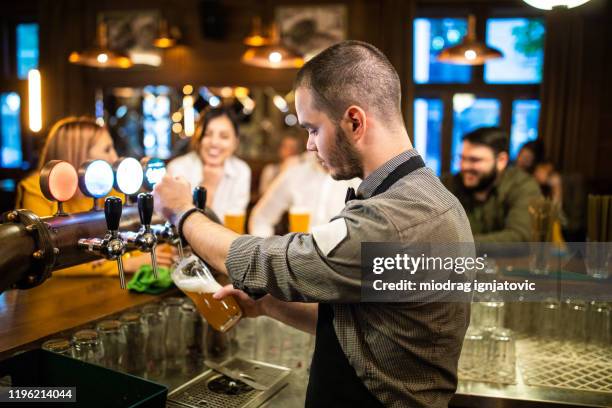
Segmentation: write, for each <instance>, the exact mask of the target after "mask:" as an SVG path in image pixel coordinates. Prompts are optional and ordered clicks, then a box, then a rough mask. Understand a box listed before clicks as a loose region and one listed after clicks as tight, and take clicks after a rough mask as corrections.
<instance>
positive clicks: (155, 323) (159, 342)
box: [140, 305, 166, 378]
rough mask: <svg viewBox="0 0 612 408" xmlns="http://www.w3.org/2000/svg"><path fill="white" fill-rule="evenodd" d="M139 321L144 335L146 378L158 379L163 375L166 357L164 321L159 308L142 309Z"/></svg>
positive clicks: (152, 306)
mask: <svg viewBox="0 0 612 408" xmlns="http://www.w3.org/2000/svg"><path fill="white" fill-rule="evenodd" d="M140 321H141V323H142V326H143V329H144V331H145V334H146V343H145V349H144V351H145V364H146V367H147V378H159V377H161V376H162V375H163V373H164V369H165V364H164V362H165V355H166V344H165V342H166V321H165V318H164V315H163V313H162V310H161V308H160V306H158V305H147V306H145V307H143V308H142V312H141V315H140Z"/></svg>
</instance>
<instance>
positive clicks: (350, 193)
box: [344, 187, 357, 204]
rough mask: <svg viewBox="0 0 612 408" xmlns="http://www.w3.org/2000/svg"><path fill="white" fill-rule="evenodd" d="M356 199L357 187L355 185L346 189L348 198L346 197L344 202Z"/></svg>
mask: <svg viewBox="0 0 612 408" xmlns="http://www.w3.org/2000/svg"><path fill="white" fill-rule="evenodd" d="M356 199H357V194H355V189H354V188H353V187H349V188H348V190H346V198H345V199H344V204H346V203H348V202H349V201H351V200H356Z"/></svg>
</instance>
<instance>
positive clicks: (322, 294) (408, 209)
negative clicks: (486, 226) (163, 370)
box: [155, 41, 473, 407]
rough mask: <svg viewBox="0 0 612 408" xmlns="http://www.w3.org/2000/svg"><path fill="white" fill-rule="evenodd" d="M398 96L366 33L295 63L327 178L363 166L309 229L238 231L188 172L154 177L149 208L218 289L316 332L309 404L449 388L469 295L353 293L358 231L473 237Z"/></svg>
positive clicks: (366, 235) (399, 236) (424, 400)
mask: <svg viewBox="0 0 612 408" xmlns="http://www.w3.org/2000/svg"><path fill="white" fill-rule="evenodd" d="M400 100H401V91H400V80H399V77H398V75H397V72H396V71H395V69H394V68H393V66H392V65H391V63H390V62H389V60H388V59H387V58H386V57H385V56H384V54H382V53H381V52H380V51H379V50H378V49H377V48H375V47H373V46H372V45H370V44H367V43H363V42H359V41H345V42H341V43H338V44H336V45H333V46H332V47H330V48H328V49H326V50H324V51H323V52H321V53H320V54H318V55H317V56H316V57H314V58H313V59H311V60H310V61H309V62H308V63H306V64H305V65H304V66H303V68H302V69H301V70H300V71H299V72H298V74H297V78H296V82H295V104H296V111H297V115H298V118H299V121H300V124H301V125H302V126H303V127H304V128H306V129H307V130H308V142H307V149H308V150H309V151H313V152H316V154H317V156H318V158H319V160H320V162H321V164H322V165H323V166H324V167H325V168H327V170H328V171H329V173H330V174H331V176H332V177H333V178H335V179H337V180H348V179H351V178H354V177H359V178H362V179H363V182H362V183H361V184H360V185H359V188H358V189H357V192H356V193H355V192H354V191H353V190H352V189H351V190H349V193H348V194H347V201H346V205H345V207H344V209H343V210H342V211H341V212H340V214H338V215H337V216H336V217H334V218H333V219H332V220H331V221H330V222H329V223H327V224H324V225H321V226H318V227H316V228H314V229H313V231H312V233H310V234H304V233H290V234H287V235H284V236H275V237H269V238H259V237H253V236H249V235H243V236H240V235H238V234H236V233H234V232H232V231H230V230H228V229H226V228H224V227H222V226H221V225H218V224H215V223H214V222H212V221H211V220H209V219H208V218H207V217H206V216H205V215H204V214H202V213H201V212H199V211H198V210H196V209H195V208H193V204H192V203H191V199H190V197H191V188H190V185H189V183H188V182H187V181H186V180H184V179H182V178H172V177H170V176H166V177H165V178H164V179H163V181H162V182H161V183H159V184H158V185H157V186H156V188H155V195H156V206H157V210H158V211H160V212H162V213H163V214H164V215H165V216H166V217H167V218H168V219H170V220H171V221H172V222H174V223H175V225H178V226H179V229H180V232H181V233H182V234H183V236H184V237H185V239H186V240H187V241H188V242H189V244H190V245H191V247H192V248H193V250H194V251H195V252H196V253H197V254H198V255H200V256H201V257H202V258H203V259H204V260H205V261H206V262H208V263H209V264H210V265H211V266H212V267H213V268H214V269H216V270H218V271H220V272H222V273H225V274H228V275H229V277H230V279H231V281H232V283H233V288H232V287H231V286H228V287H225V288H223V289H221V290H220V291H219V292H217V293H216V294H215V297H217V298H221V297H223V296H227V295H228V294H233V295H235V296H236V297H237V298H238V299H239V300H240V301H241V304H242V306H243V307H244V308H245V312H246V314H247V316H256V315H258V314H262V313H265V314H267V315H269V316H271V317H273V318H276V319H278V320H281V321H283V322H285V323H288V324H290V325H293V326H295V327H297V328H299V329H302V330H305V331H308V332H310V333H315V334H316V344H315V351H314V355H313V360H312V365H311V371H310V379H309V384H308V390H307V395H306V406H307V407H322V406H334V407H344V406H351V407H353V406H368V407H374V406H392V407H400V406H401V407H405V406H409V407H446V406H447V405H448V402H449V400H450V398H451V397H452V395H453V393H454V392H455V390H456V386H457V362H458V359H459V354H460V351H461V344H462V341H463V337H464V334H465V330H466V328H467V326H468V323H469V304H466V303H441V302H439V303H432V302H430V303H416V302H406V303H360V300H361V299H360V298H361V243H362V241H363V242H389V241H394V242H402V243H419V242H441V243H452V242H473V238H472V233H471V230H470V225H469V222H468V219H467V217H466V215H465V212H464V210H463V208H462V206H461V204H460V203H459V202H458V201H457V199H456V198H455V197H454V196H453V195H452V194H451V193H450V192H449V191H448V190H446V189H445V188H444V186H443V185H442V184H441V183H440V181H439V180H438V178H437V177H436V176H435V174H434V173H433V172H432V171H431V170H430V169H428V168H426V167H425V166H424V164H423V160H422V159H421V157H420V156H419V155H418V153H417V151H416V150H414V149H413V148H412V145H411V143H410V140H409V138H408V133H407V131H406V128H405V125H404V122H403V119H402V114H401V107H400ZM247 295H248V296H247ZM255 299H257V300H255Z"/></svg>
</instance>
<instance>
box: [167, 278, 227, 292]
mask: <svg viewBox="0 0 612 408" xmlns="http://www.w3.org/2000/svg"><path fill="white" fill-rule="evenodd" d="M174 283H175V284H176V286H178V287H179V289H180V290H182V291H186V292H193V293H215V292H216V291H218V290H219V289H221V285H219V283H218V282H217V281H215V280H209V281H206V280H204V279H202V278H198V277H193V278H182V279H178V280H176V281H175V282H174Z"/></svg>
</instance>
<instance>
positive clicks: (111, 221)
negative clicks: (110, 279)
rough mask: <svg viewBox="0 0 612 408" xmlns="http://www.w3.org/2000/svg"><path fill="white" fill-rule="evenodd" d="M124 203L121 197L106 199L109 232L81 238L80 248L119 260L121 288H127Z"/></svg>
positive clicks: (106, 217)
mask: <svg viewBox="0 0 612 408" xmlns="http://www.w3.org/2000/svg"><path fill="white" fill-rule="evenodd" d="M121 212H122V203H121V199H120V198H119V197H114V196H111V197H108V198H106V200H105V201H104V218H105V219H106V229H107V232H106V234H105V235H104V237H103V238H81V239H79V241H78V245H79V248H81V249H84V250H85V251H87V252H91V253H94V254H96V255H101V256H103V257H104V258H106V259H109V260H116V261H117V268H118V269H119V281H120V284H121V288H122V289H125V287H126V286H125V273H124V271H123V261H122V259H121V256H122V255H123V254H124V253H125V249H126V243H125V241H124V240H123V239H122V238H121V237H120V236H119V222H120V221H121ZM149 222H150V220H149Z"/></svg>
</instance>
